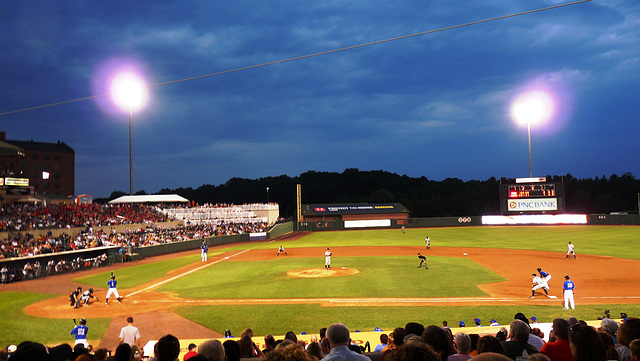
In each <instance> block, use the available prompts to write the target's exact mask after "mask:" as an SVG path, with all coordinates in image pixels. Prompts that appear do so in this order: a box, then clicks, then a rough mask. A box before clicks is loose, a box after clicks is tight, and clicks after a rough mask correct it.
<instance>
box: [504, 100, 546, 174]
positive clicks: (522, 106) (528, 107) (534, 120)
mask: <svg viewBox="0 0 640 361" xmlns="http://www.w3.org/2000/svg"><path fill="white" fill-rule="evenodd" d="M552 114H553V99H552V98H551V96H550V95H549V94H547V93H546V92H544V91H541V90H535V91H530V92H527V93H524V94H520V95H519V96H518V97H517V98H516V99H515V100H514V102H513V103H512V104H511V116H512V117H513V119H515V121H516V122H517V123H519V124H521V125H524V124H526V125H527V134H528V136H529V177H533V166H532V162H531V124H534V125H539V124H542V123H544V122H546V121H547V120H549V118H551V115H552Z"/></svg>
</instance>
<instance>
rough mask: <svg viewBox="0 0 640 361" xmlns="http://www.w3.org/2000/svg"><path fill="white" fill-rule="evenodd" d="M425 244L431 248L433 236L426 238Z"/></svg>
mask: <svg viewBox="0 0 640 361" xmlns="http://www.w3.org/2000/svg"><path fill="white" fill-rule="evenodd" d="M424 245H425V246H426V247H427V249H431V238H429V236H427V237H426V238H425V239H424Z"/></svg>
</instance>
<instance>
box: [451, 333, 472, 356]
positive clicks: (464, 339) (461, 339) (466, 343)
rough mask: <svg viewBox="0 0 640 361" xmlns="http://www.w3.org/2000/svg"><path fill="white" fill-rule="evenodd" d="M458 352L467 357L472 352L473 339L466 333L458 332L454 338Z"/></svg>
mask: <svg viewBox="0 0 640 361" xmlns="http://www.w3.org/2000/svg"><path fill="white" fill-rule="evenodd" d="M454 338H455V341H456V343H455V346H456V350H458V353H459V354H462V355H466V354H468V353H469V351H471V337H469V335H468V334H466V333H464V332H458V333H456V334H455V336H454Z"/></svg>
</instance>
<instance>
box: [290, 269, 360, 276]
mask: <svg viewBox="0 0 640 361" xmlns="http://www.w3.org/2000/svg"><path fill="white" fill-rule="evenodd" d="M358 273H360V271H358V270H357V269H354V268H344V267H340V268H332V269H330V270H326V269H324V268H305V269H296V270H292V271H289V272H287V275H288V276H289V277H300V278H318V277H340V276H351V275H355V274H358Z"/></svg>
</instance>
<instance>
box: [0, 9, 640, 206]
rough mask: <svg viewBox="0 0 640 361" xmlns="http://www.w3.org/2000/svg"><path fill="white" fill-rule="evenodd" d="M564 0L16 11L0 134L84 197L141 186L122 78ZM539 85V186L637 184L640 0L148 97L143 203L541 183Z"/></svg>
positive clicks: (5, 22) (367, 38) (3, 65)
mask: <svg viewBox="0 0 640 361" xmlns="http://www.w3.org/2000/svg"><path fill="white" fill-rule="evenodd" d="M564 3H568V2H559V1H553V0H552V1H540V0H529V1H511V0H500V1H494V0H487V1H470V0H459V1H449V0H446V1H445V0H433V1H409V0H400V1H392V2H380V1H365V0H357V1H348V0H341V1H299V0H298V1H291V0H289V1H282V0H273V1H243V0H240V1H181V2H158V1H148V0H141V1H133V2H116V1H73V2H57V1H44V0H41V1H5V2H2V4H0V31H1V33H2V35H1V36H0V48H1V49H2V51H1V52H0V80H1V85H2V86H1V87H0V113H3V115H0V122H1V124H2V126H1V127H0V130H4V131H6V133H7V139H10V140H31V139H33V140H35V141H42V142H52V143H53V142H57V141H58V140H60V141H63V142H65V143H66V144H68V145H69V146H70V147H71V148H73V149H74V150H75V159H76V194H82V193H87V194H91V195H93V196H95V197H104V196H108V195H109V194H110V193H111V192H112V191H116V190H121V191H125V192H128V190H129V116H128V113H127V112H126V111H122V110H120V109H119V108H116V107H115V106H114V105H113V104H111V101H110V100H111V99H110V97H107V96H102V95H104V94H107V93H108V89H109V80H110V79H111V77H113V76H114V75H115V72H117V71H118V70H122V69H128V70H131V69H137V71H138V72H139V73H140V74H142V75H144V77H145V79H146V82H147V84H149V85H156V84H162V83H167V82H173V81H176V80H182V79H186V78H191V77H200V76H202V75H208V74H214V73H218V72H226V71H229V70H234V69H240V68H244V67H252V66H255V65H260V64H264V63H268V62H277V61H279V60H284V59H290V58H295V57H300V56H305V55H310V54H315V53H320V52H327V51H331V50H335V49H341V48H345V47H350V46H355V45H361V44H367V43H371V42H376V41H380V40H385V39H391V38H395V37H401V36H404V35H410V34H416V33H421V32H426V31H430V30H437V29H441V28H445V27H450V26H455V25H460V24H465V23H470V22H475V21H480V20H486V19H491V18H495V17H500V16H505V15H510V14H515V13H519V12H524V11H530V10H536V9H540V8H545V7H550V6H554V5H559V4H564ZM531 90H536V91H544V92H546V94H549V95H550V97H551V99H552V102H553V110H552V111H551V114H550V116H549V119H548V120H547V121H546V122H545V123H544V124H541V125H532V127H531V139H532V160H533V176H545V175H549V174H550V175H561V174H567V173H570V174H572V175H573V176H575V177H578V178H593V177H596V176H598V177H601V176H609V175H611V174H618V175H622V174H623V173H627V172H629V173H631V174H633V175H634V176H638V175H640V162H639V161H638V154H640V142H639V135H640V124H639V123H640V116H639V114H640V101H639V99H638V98H639V96H640V2H638V1H637V0H611V1H604V0H600V1H591V2H585V3H581V4H576V5H571V6H567V7H561V8H557V9H552V10H547V11H543V12H536V13H532V14H528V15H523V16H517V17H512V18H507V19H502V20H496V21H490V22H484V23H481V24H477V25H472V26H466V27H460V28H455V29H451V30H446V31H439V32H434V33H429V34H425V35H420V36H415V37H409V38H405V39H401V40H396V41H390V42H384V43H380V44H375V45H370V46H365V47H358V48H355V49H351V50H345V51H340V52H332V53H328V54H324V55H320V56H314V57H309V58H305V59H300V60H295V61H288V62H283V63H277V64H273V65H268V66H262V67H256V68H252V69H247V70H241V71H234V72H228V73H224V74H220V75H215V76H208V77H201V78H197V79H193V80H188V81H182V82H176V83H171V84H166V85H160V86H151V87H150V88H149V100H148V102H147V104H146V106H145V107H144V108H142V109H141V110H138V111H135V112H133V167H134V170H133V174H134V181H133V183H134V192H137V191H139V190H144V191H146V192H147V193H154V192H157V191H158V190H160V189H162V188H178V187H193V188H197V187H199V186H201V185H203V184H214V185H218V184H222V183H224V182H226V181H227V180H228V179H230V178H233V177H241V178H250V179H257V178H260V177H269V176H278V175H281V174H286V175H289V176H297V175H299V174H301V173H303V172H306V171H308V170H315V171H331V172H342V171H344V169H345V168H359V169H360V170H386V171H390V172H394V173H398V174H406V175H408V176H411V177H421V176H425V177H427V178H429V179H433V180H442V179H445V178H449V177H454V178H460V179H463V180H473V179H475V180H485V179H488V178H489V177H509V178H515V177H528V176H529V156H528V144H527V127H526V125H524V126H522V125H519V124H517V123H516V122H515V120H514V118H513V117H512V115H511V114H510V113H511V111H510V109H511V106H512V103H513V102H514V100H515V99H516V97H517V96H518V95H520V94H522V93H523V92H526V91H531ZM86 97H92V98H91V99H87V100H82V101H77V102H70V103H66V104H61V105H56V106H51V107H44V108H41V109H35V110H28V111H20V110H23V109H27V108H32V107H39V106H42V105H48V104H53V103H59V102H66V101H69V100H75V99H80V98H86ZM15 111H17V112H15Z"/></svg>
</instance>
